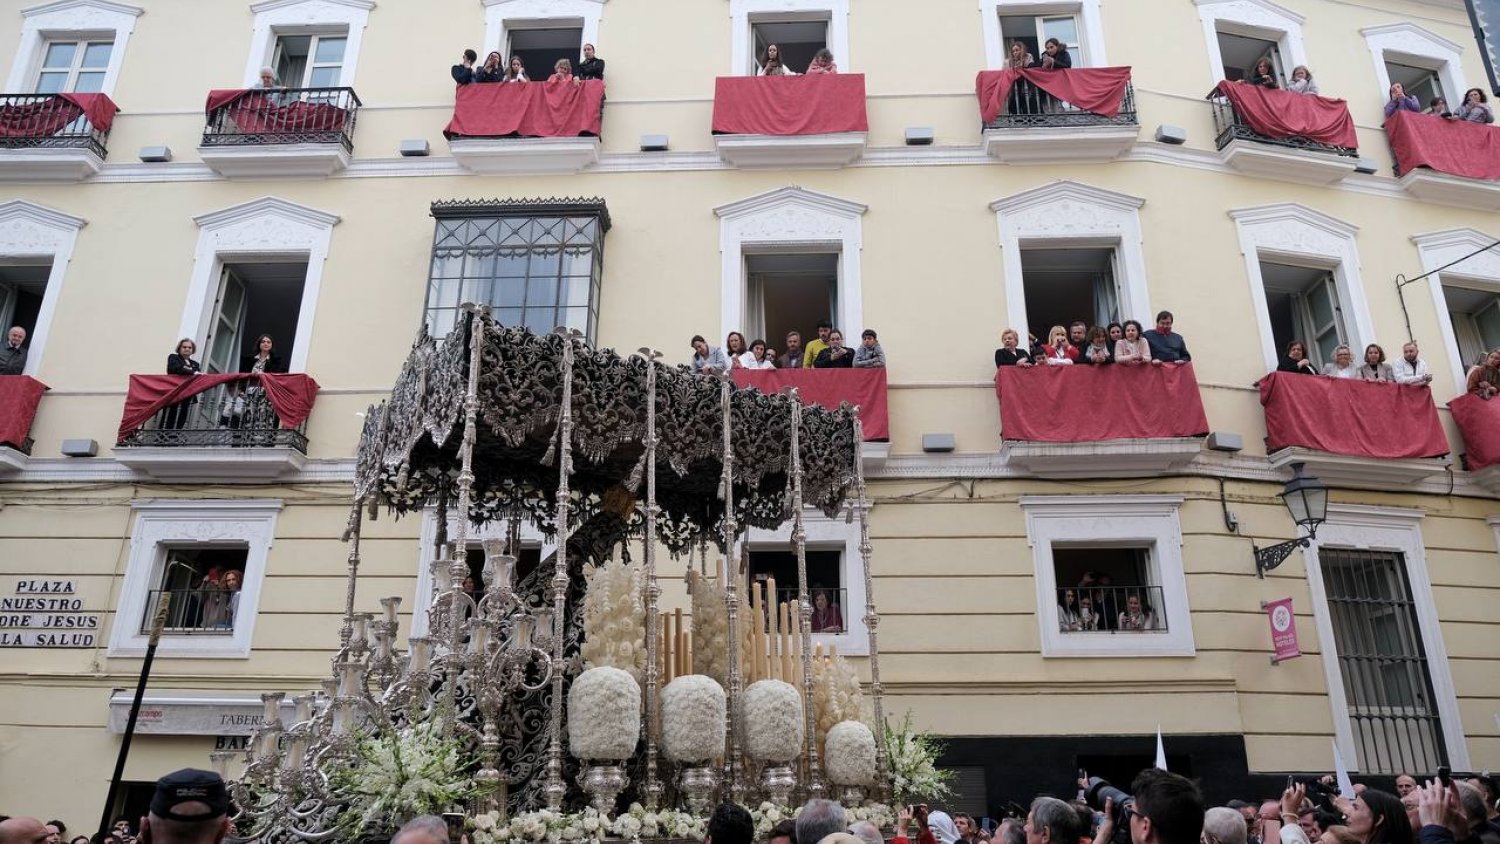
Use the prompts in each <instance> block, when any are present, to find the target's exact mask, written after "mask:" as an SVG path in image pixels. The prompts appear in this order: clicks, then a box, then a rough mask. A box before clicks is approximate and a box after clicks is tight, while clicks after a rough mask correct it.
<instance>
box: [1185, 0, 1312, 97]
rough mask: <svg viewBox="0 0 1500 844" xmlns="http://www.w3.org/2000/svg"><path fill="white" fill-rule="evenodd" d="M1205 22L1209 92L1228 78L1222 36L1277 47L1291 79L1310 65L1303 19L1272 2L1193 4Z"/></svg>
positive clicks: (1231, 0)
mask: <svg viewBox="0 0 1500 844" xmlns="http://www.w3.org/2000/svg"><path fill="white" fill-rule="evenodd" d="M1193 2H1195V3H1197V4H1198V18H1199V19H1200V20H1201V21H1202V22H1203V40H1204V42H1205V46H1206V47H1208V75H1209V88H1210V89H1212V88H1213V86H1215V85H1218V84H1219V82H1220V81H1221V80H1222V79H1223V78H1224V54H1223V53H1222V52H1221V51H1220V50H1219V33H1220V32H1223V33H1226V34H1229V35H1242V36H1245V37H1247V38H1259V39H1261V40H1263V41H1271V42H1273V43H1275V44H1276V50H1277V52H1278V53H1280V54H1281V62H1282V64H1283V65H1284V66H1285V67H1286V72H1287V74H1288V75H1290V73H1291V69H1292V68H1294V67H1296V66H1297V65H1306V64H1307V48H1306V47H1305V46H1304V44H1303V42H1302V20H1303V18H1302V16H1301V15H1299V14H1297V13H1296V12H1293V11H1290V10H1288V9H1283V8H1282V7H1280V6H1278V5H1276V4H1275V3H1272V2H1270V0H1193Z"/></svg>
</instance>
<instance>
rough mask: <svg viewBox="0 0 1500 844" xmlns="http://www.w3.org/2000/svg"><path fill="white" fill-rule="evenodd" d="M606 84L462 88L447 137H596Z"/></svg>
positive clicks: (506, 84) (596, 81)
mask: <svg viewBox="0 0 1500 844" xmlns="http://www.w3.org/2000/svg"><path fill="white" fill-rule="evenodd" d="M603 108H604V81H603V80H601V79H586V80H584V82H583V84H581V85H575V84H573V83H572V82H561V81H559V82H500V83H495V82H481V83H476V84H472V85H460V86H458V91H457V93H456V94H454V97H453V119H452V120H450V121H448V128H446V129H444V130H443V135H444V136H445V137H448V138H506V137H513V136H514V137H522V138H576V137H578V136H579V135H593V136H595V137H597V136H598V135H599V129H600V122H601V120H602V116H603V111H602V109H603Z"/></svg>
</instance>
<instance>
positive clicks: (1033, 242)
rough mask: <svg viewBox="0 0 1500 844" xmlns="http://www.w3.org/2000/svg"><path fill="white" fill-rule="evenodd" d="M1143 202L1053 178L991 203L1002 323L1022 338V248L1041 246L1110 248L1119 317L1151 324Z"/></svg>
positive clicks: (1024, 332) (1122, 320)
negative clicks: (1000, 280) (997, 236)
mask: <svg viewBox="0 0 1500 844" xmlns="http://www.w3.org/2000/svg"><path fill="white" fill-rule="evenodd" d="M1145 204H1146V200H1144V199H1141V198H1140V197H1135V196H1130V195H1128V194H1123V193H1116V192H1114V191H1110V190H1105V189H1103V188H1096V187H1094V186H1092V185H1085V184H1081V183H1079V182H1073V181H1058V182H1052V183H1050V184H1046V185H1042V186H1041V187H1036V188H1032V189H1030V190H1026V191H1022V192H1020V193H1017V194H1013V195H1011V196H1008V197H1005V198H1003V199H997V200H995V201H994V202H991V203H990V210H991V211H994V212H995V220H996V223H997V224H998V226H999V229H1000V258H1001V266H1002V270H1003V273H1004V276H1003V277H1004V283H1005V310H1006V315H1007V316H1008V317H1009V321H1008V322H1006V323H1005V324H1006V325H1007V326H1008V327H1010V328H1014V329H1015V330H1016V332H1017V333H1019V334H1020V336H1022V337H1025V336H1026V333H1027V331H1028V330H1030V327H1029V326H1027V324H1026V282H1025V273H1024V272H1023V270H1022V267H1021V250H1022V249H1023V248H1026V249H1036V248H1046V249H1113V250H1115V284H1116V285H1117V286H1118V287H1119V313H1120V321H1121V322H1124V321H1125V320H1127V319H1133V320H1137V321H1138V322H1140V323H1141V324H1142V325H1154V324H1155V322H1154V321H1153V320H1152V319H1151V317H1152V311H1151V295H1150V290H1149V288H1148V285H1147V283H1146V257H1145V252H1144V250H1143V248H1142V239H1143V235H1142V229H1141V217H1140V209H1141V206H1143V205H1145ZM1042 331H1043V332H1045V331H1046V327H1045V326H1042ZM1033 333H1035V332H1033ZM1038 336H1041V335H1040V334H1038Z"/></svg>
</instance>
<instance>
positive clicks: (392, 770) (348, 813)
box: [329, 719, 476, 838]
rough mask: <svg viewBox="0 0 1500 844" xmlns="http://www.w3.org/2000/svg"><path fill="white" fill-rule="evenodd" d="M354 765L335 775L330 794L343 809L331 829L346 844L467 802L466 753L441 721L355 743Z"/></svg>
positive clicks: (470, 793) (470, 784)
mask: <svg viewBox="0 0 1500 844" xmlns="http://www.w3.org/2000/svg"><path fill="white" fill-rule="evenodd" d="M355 753H356V754H357V755H358V757H359V761H358V762H357V763H356V764H355V765H353V766H351V767H349V768H341V769H339V770H336V771H335V772H334V773H333V775H332V777H331V778H330V783H329V785H330V787H331V788H330V790H331V791H332V793H333V796H334V797H335V799H336V800H338V801H339V802H341V803H343V804H344V809H343V810H342V811H341V812H340V813H339V818H338V821H337V825H338V827H339V828H340V829H342V830H344V831H345V833H346V836H347V837H349V838H356V837H359V836H361V835H364V834H368V833H378V832H383V831H387V830H394V829H395V828H396V825H397V824H398V823H400V822H401V821H402V820H405V819H408V818H411V817H415V816H416V815H428V814H435V813H438V812H446V811H448V810H449V809H451V808H453V806H454V805H456V804H459V803H462V802H464V801H466V800H468V799H469V798H470V797H472V796H473V795H474V794H475V793H476V792H475V786H474V781H473V780H472V779H470V777H469V769H470V768H471V767H472V765H473V762H474V756H473V754H472V753H470V752H468V751H467V750H466V749H465V746H464V744H463V742H462V741H461V740H460V739H456V738H451V737H449V736H447V735H446V734H445V731H444V728H443V724H442V721H441V720H438V719H434V720H432V721H428V722H426V723H422V724H413V725H411V726H408V727H403V728H402V729H401V730H399V731H397V732H395V733H391V734H364V735H360V736H359V737H358V738H357V740H356V745H355Z"/></svg>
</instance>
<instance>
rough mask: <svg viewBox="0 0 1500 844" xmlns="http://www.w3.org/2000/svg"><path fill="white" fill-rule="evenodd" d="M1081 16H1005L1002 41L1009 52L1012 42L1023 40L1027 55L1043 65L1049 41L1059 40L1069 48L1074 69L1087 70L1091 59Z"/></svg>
mask: <svg viewBox="0 0 1500 844" xmlns="http://www.w3.org/2000/svg"><path fill="white" fill-rule="evenodd" d="M1002 8H1003V7H1002ZM1078 17H1079V16H1078V15H1077V14H1049V15H1019V14H1011V15H1007V14H1001V15H1000V40H1001V42H1002V44H1003V46H1004V48H1005V49H1006V50H1007V51H1008V50H1009V49H1010V45H1011V43H1012V42H1014V41H1020V42H1021V43H1022V44H1025V45H1026V52H1027V53H1030V54H1031V55H1032V57H1033V58H1035V59H1036V60H1037V61H1038V62H1040V61H1041V60H1042V52H1043V51H1042V47H1043V45H1045V44H1046V43H1047V41H1048V39H1051V38H1056V39H1057V40H1058V41H1061V42H1062V43H1063V46H1065V47H1067V48H1068V56H1069V58H1071V59H1072V60H1073V65H1072V66H1073V67H1087V66H1088V64H1089V62H1088V56H1087V55H1086V51H1085V50H1084V46H1083V39H1082V37H1081V35H1080V31H1081V29H1082V27H1081V25H1080V22H1079V19H1078Z"/></svg>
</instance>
